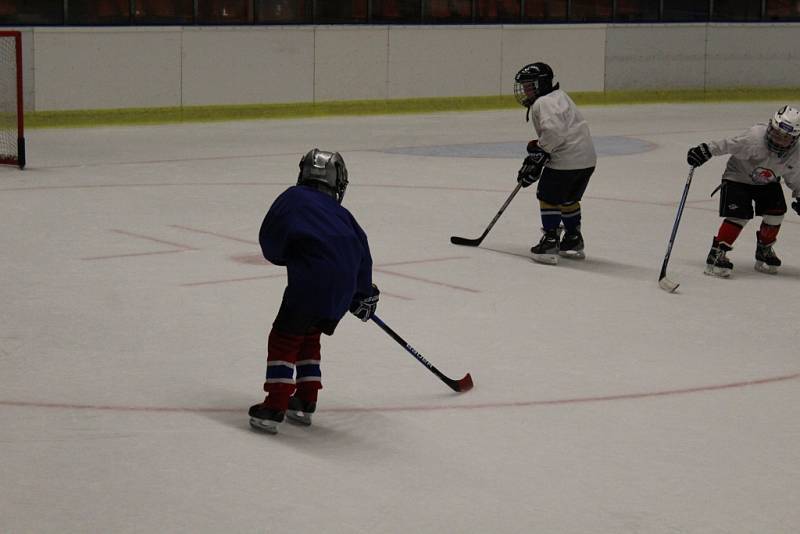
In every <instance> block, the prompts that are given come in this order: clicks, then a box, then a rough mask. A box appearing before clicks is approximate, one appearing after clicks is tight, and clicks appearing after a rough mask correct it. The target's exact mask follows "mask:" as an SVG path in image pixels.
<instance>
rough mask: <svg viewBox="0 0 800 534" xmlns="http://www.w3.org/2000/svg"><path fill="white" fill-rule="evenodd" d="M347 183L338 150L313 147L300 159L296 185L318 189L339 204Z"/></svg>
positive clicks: (345, 171) (345, 168)
mask: <svg viewBox="0 0 800 534" xmlns="http://www.w3.org/2000/svg"><path fill="white" fill-rule="evenodd" d="M347 183H348V182H347V166H346V165H345V164H344V159H343V158H342V155H341V154H339V153H338V152H328V151H326V150H320V149H318V148H313V149H311V150H309V151H308V152H307V153H306V155H305V156H303V157H302V159H300V174H299V175H298V177H297V185H307V186H311V187H314V188H316V189H320V190H321V191H323V192H325V193H328V194H329V195H331V196H332V197H333V198H335V199H336V200H337V201H338V202H339V204H341V203H342V199H343V198H344V192H345V190H346V189H347Z"/></svg>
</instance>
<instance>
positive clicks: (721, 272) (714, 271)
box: [703, 265, 731, 278]
mask: <svg viewBox="0 0 800 534" xmlns="http://www.w3.org/2000/svg"><path fill="white" fill-rule="evenodd" d="M703 274H707V275H709V276H716V277H717V278H729V277H730V276H731V269H725V268H722V267H714V266H713V265H706V269H705V271H703Z"/></svg>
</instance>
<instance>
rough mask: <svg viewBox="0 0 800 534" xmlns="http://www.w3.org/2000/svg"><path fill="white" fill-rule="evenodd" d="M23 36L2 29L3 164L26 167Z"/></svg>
mask: <svg viewBox="0 0 800 534" xmlns="http://www.w3.org/2000/svg"><path fill="white" fill-rule="evenodd" d="M23 118H24V117H23V112H22V38H21V34H20V32H7V31H0V164H7V165H19V168H20V169H22V168H23V167H25V132H24V121H23Z"/></svg>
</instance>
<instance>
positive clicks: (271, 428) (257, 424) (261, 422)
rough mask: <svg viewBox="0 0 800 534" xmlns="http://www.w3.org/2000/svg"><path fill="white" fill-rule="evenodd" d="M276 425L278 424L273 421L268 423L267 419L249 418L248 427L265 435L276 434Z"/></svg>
mask: <svg viewBox="0 0 800 534" xmlns="http://www.w3.org/2000/svg"><path fill="white" fill-rule="evenodd" d="M278 424H279V423H276V422H275V421H270V420H267V419H257V418H255V417H251V418H250V426H251V427H253V428H254V429H255V430H258V431H259V432H264V433H265V434H277V433H278Z"/></svg>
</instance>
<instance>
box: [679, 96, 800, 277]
mask: <svg viewBox="0 0 800 534" xmlns="http://www.w3.org/2000/svg"><path fill="white" fill-rule="evenodd" d="M798 137H800V111H798V110H797V109H795V108H792V107H789V106H784V107H782V108H781V109H779V110H778V111H777V112H776V113H775V115H774V116H773V117H772V118H771V120H770V121H769V123H768V124H756V125H754V126H752V127H751V128H749V129H748V130H747V131H745V132H743V133H741V134H739V135H737V136H735V137H731V138H729V139H722V140H719V141H709V142H708V143H701V144H699V145H697V146H696V147H693V148H690V149H689V152H688V153H687V154H686V161H687V163H689V165H691V166H692V167H699V166H700V165H702V164H704V163H705V162H706V161H708V160H709V159H711V157H712V156H721V155H723V154H730V157H729V158H728V162H727V164H726V166H725V171H724V172H723V174H722V184H721V185H720V186H719V189H720V198H719V215H720V217H723V220H722V224H721V225H720V227H719V231H718V232H717V235H716V236H714V238H713V240H712V243H711V250H710V251H709V253H708V257H707V258H706V269H705V273H706V274H708V275H712V276H719V277H722V278H727V277H729V276H730V274H731V271H732V270H733V263H731V261H730V260H729V259H728V256H727V253H728V252H730V251H731V250H732V249H733V243H734V241H736V238H737V237H739V234H740V233H741V231H742V229H744V227H745V225H746V224H747V223H748V221H750V219H752V218H753V215H754V214H755V215H756V216H760V217H761V226H760V227H759V229H758V231H757V232H756V254H755V256H756V262H755V269H756V270H757V271H761V272H765V273H768V274H776V273H777V272H778V267H780V265H781V260H780V259H779V258H778V256H777V255H776V254H775V251H774V250H773V249H772V246H773V245H774V244H775V241H776V240H777V239H778V231H779V230H780V228H781V223H782V222H783V216H784V214H785V213H786V200H785V199H784V196H783V189H781V185H780V182H781V179H783V180H784V181H785V182H786V185H788V186H789V188H791V190H792V196H794V197H795V199H796V198H797V196H798V195H800V152H798V144H797V139H798ZM754 205H755V211H754V210H753V206H754ZM792 207H793V208H794V209H795V210H796V211H797V212H798V214H800V205H798V202H797V200H795V202H794V203H793V204H792Z"/></svg>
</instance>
